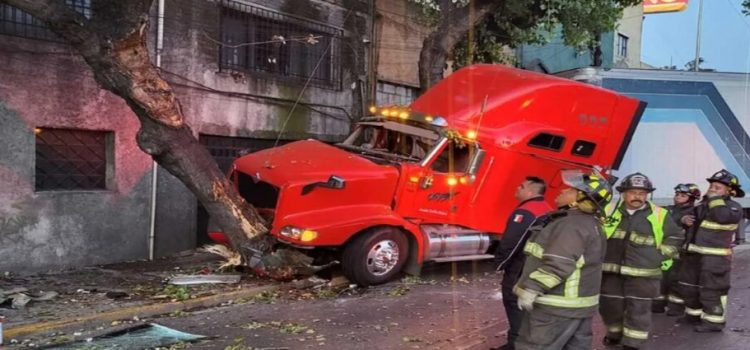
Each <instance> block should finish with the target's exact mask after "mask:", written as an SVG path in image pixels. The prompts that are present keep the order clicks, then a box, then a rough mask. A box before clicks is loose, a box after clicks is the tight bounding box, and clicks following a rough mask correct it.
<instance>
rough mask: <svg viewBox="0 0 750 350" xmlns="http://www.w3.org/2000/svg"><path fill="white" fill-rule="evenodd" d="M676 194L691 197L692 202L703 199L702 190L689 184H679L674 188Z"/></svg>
mask: <svg viewBox="0 0 750 350" xmlns="http://www.w3.org/2000/svg"><path fill="white" fill-rule="evenodd" d="M674 192H675V193H684V194H686V195H688V196H690V199H691V200H696V199H699V198H701V190H700V188H698V185H696V184H693V183H687V184H678V185H677V186H675V187H674Z"/></svg>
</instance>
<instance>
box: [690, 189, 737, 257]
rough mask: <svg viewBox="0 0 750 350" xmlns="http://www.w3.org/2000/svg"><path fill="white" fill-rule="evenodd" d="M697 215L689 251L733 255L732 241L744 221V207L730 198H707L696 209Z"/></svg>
mask: <svg viewBox="0 0 750 350" xmlns="http://www.w3.org/2000/svg"><path fill="white" fill-rule="evenodd" d="M696 213H697V219H696V222H695V224H694V227H693V230H692V231H691V234H690V235H689V236H690V237H689V241H688V245H687V251H688V252H691V253H698V254H703V255H722V256H728V255H732V239H733V236H734V234H735V232H736V231H737V229H738V227H739V222H740V221H741V220H742V219H743V215H742V206H741V205H740V204H739V203H737V202H735V201H733V200H732V199H730V198H729V197H713V198H706V199H704V200H703V201H701V203H700V204H699V205H698V206H697V207H696Z"/></svg>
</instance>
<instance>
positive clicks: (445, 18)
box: [419, 0, 504, 92]
mask: <svg viewBox="0 0 750 350" xmlns="http://www.w3.org/2000/svg"><path fill="white" fill-rule="evenodd" d="M503 3H504V1H501V0H476V1H471V2H470V4H469V5H468V6H464V7H460V8H454V5H453V4H452V1H451V0H441V1H440V13H441V15H440V20H439V22H438V24H437V28H436V29H435V30H434V31H433V32H432V33H430V35H428V36H427V37H426V38H425V39H424V42H423V44H422V50H421V51H420V53H419V85H420V88H421V90H422V92H424V91H426V90H427V89H429V88H430V87H432V85H435V84H436V83H437V82H438V81H440V80H441V79H442V78H443V69H444V67H445V62H446V60H447V58H448V55H449V54H450V52H451V51H452V50H453V48H454V47H455V46H456V45H457V44H458V43H459V42H460V41H461V39H462V38H463V37H464V36H465V35H466V34H467V33H468V32H469V30H471V29H473V28H474V27H475V26H476V25H477V24H479V23H480V22H481V21H483V20H484V19H486V18H487V16H489V15H490V14H491V13H493V12H494V11H496V10H497V9H499V8H500V7H501V6H502V5H503Z"/></svg>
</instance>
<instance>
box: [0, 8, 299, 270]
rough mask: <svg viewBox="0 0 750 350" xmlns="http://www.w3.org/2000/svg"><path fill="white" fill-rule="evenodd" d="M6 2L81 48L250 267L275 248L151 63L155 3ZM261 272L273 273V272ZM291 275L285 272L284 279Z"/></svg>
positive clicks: (145, 138) (153, 150)
mask: <svg viewBox="0 0 750 350" xmlns="http://www.w3.org/2000/svg"><path fill="white" fill-rule="evenodd" d="M4 2H6V3H8V4H10V5H11V6H14V7H17V8H20V9H22V10H24V11H26V12H28V13H30V14H32V15H33V16H34V17H36V18H38V19H40V20H42V21H43V22H45V23H46V24H47V25H48V26H49V28H50V29H51V30H52V31H53V32H54V33H55V34H57V35H58V36H60V37H61V38H63V39H64V40H65V41H66V42H67V43H69V44H70V45H71V46H72V47H73V48H74V49H75V50H77V52H78V53H79V54H80V55H81V56H82V57H83V59H84V60H85V61H86V63H87V64H88V65H89V66H90V67H91V70H92V71H93V73H94V78H95V79H96V81H97V82H98V83H99V85H100V86H101V87H102V88H104V89H106V90H109V91H111V92H113V93H114V94H116V95H118V96H120V97H121V98H123V99H124V100H125V101H126V102H127V104H128V105H129V106H130V108H131V109H132V110H133V112H134V113H135V115H136V116H137V117H138V119H139V121H140V123H141V128H140V130H139V132H138V136H137V141H138V145H139V147H140V148H141V149H142V150H143V151H144V152H146V153H148V154H149V155H151V156H152V157H153V159H154V160H156V162H157V163H158V164H159V165H160V166H162V167H163V168H164V169H166V170H167V171H169V172H170V173H171V174H173V175H174V176H176V177H177V178H178V179H180V180H181V181H182V182H183V183H184V184H185V185H186V186H187V187H188V188H189V189H190V190H191V191H192V192H193V193H194V194H195V196H196V197H197V198H198V200H200V202H201V203H202V204H203V205H204V206H205V208H206V210H207V211H208V213H209V214H210V215H211V218H212V220H215V221H216V223H217V224H219V226H220V227H221V228H222V229H223V230H224V232H225V233H226V234H227V236H228V238H229V240H230V242H231V245H232V246H233V248H235V250H237V251H238V252H240V254H241V255H242V256H243V258H244V262H245V264H247V263H248V262H249V261H250V257H251V256H252V255H253V254H255V255H256V256H257V252H260V253H263V254H268V253H270V251H271V244H272V240H269V239H268V237H269V236H268V235H266V233H267V228H266V226H265V223H264V220H263V219H262V218H261V217H260V215H258V212H257V211H256V210H255V208H253V207H252V206H251V205H250V204H248V203H247V202H245V200H244V199H243V198H242V197H241V196H240V195H239V193H238V192H237V190H236V188H235V186H234V185H233V184H232V182H231V181H229V179H227V178H226V176H225V175H224V174H222V172H221V171H220V170H219V167H218V165H217V163H216V161H215V160H214V159H213V158H212V157H211V155H210V154H209V153H208V151H207V150H206V148H205V147H203V146H202V145H201V144H200V143H199V142H198V140H197V139H196V138H195V136H194V135H193V132H192V131H191V129H190V127H189V126H188V125H187V124H186V123H185V119H184V115H183V113H182V109H181V107H180V103H179V101H178V99H177V97H176V96H175V94H174V92H173V91H172V88H171V87H170V86H169V84H168V83H167V82H166V81H165V80H164V79H162V78H161V76H160V75H159V71H158V69H157V68H156V67H154V66H153V64H152V63H151V61H150V60H149V53H148V48H147V46H146V35H147V33H148V31H147V26H148V11H149V8H150V7H151V4H152V2H153V0H128V1H121V0H112V1H107V2H106V3H104V2H102V1H94V2H92V3H94V4H96V5H98V6H97V7H96V8H95V9H94V11H93V13H94V16H93V18H91V19H87V18H86V17H84V16H83V15H81V14H78V13H76V12H74V11H73V10H71V9H69V8H68V7H67V6H65V5H64V3H63V2H62V1H59V0H4ZM258 267H259V268H261V267H262V266H258ZM258 272H261V273H263V274H271V275H272V277H273V271H270V272H269V271H262V270H260V271H258ZM288 274H289V271H287V270H285V271H284V276H282V277H288V276H287V275H288Z"/></svg>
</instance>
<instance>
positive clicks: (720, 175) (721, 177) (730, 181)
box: [706, 169, 745, 198]
mask: <svg viewBox="0 0 750 350" xmlns="http://www.w3.org/2000/svg"><path fill="white" fill-rule="evenodd" d="M706 181H708V182H718V183H722V184H725V185H727V186H729V188H730V189H731V195H732V197H738V198H741V197H744V196H745V191H743V190H742V189H741V188H740V180H739V179H738V178H737V176H735V175H734V174H732V173H730V172H729V171H727V170H726V169H721V170H719V171H717V172H716V173H714V174H713V175H711V177H709V178H708V179H706Z"/></svg>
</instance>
